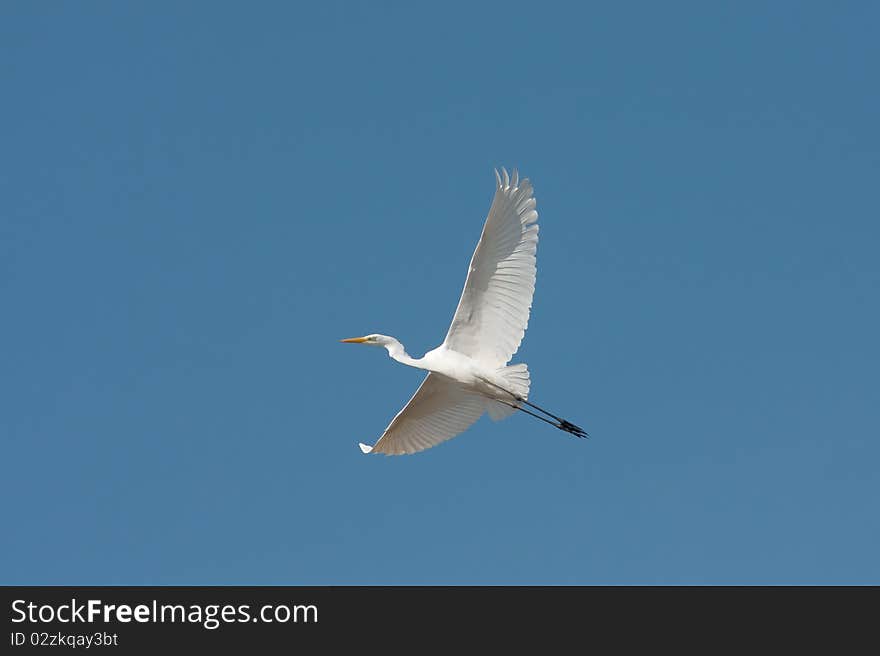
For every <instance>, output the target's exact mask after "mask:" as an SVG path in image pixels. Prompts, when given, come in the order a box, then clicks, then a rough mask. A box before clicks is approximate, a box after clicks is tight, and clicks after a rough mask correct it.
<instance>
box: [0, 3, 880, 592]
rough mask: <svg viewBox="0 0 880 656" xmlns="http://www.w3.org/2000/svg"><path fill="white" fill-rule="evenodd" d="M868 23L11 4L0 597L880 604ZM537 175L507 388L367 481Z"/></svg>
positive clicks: (707, 9) (2, 230) (628, 13)
mask: <svg viewBox="0 0 880 656" xmlns="http://www.w3.org/2000/svg"><path fill="white" fill-rule="evenodd" d="M878 21H880V8H878V5H877V4H876V3H868V2H863V3H862V2H859V3H857V2H844V3H837V4H834V5H831V4H829V3H806V2H803V3H802V2H776V3H701V2H691V3H663V4H662V6H661V4H660V3H594V4H586V3H581V4H576V3H562V4H548V3H541V4H535V3H526V4H517V3H513V2H505V3H495V4H491V3H460V4H458V3H445V4H443V5H442V6H440V5H437V4H436V3H430V4H428V3H424V4H421V3H419V4H416V3H398V4H387V5H382V6H381V7H380V6H377V5H370V4H367V3H348V4H338V3H320V4H318V3H315V4H314V5H304V4H303V5H298V4H296V3H280V2H279V3H268V2H263V3H253V4H247V5H246V4H245V3H207V2H202V3H198V2H195V3H183V4H181V3H160V4H155V3H110V2H103V3H86V4H84V3H65V4H53V5H51V6H50V5H47V4H45V3H5V4H4V5H3V7H2V9H0V55H2V56H0V80H2V88H3V102H2V104H0V119H2V129H3V140H2V141H3V147H2V149H0V300H2V308H3V312H2V321H0V335H2V340H3V345H4V346H3V348H2V349H0V370H2V376H0V398H2V399H3V403H2V408H3V409H2V412H0V440H2V454H3V457H2V460H3V476H2V477H0V492H2V499H3V501H2V505H0V508H2V512H0V521H2V524H3V526H4V530H3V535H4V537H3V539H2V541H0V562H2V563H3V566H2V571H0V574H2V577H0V579H2V582H3V583H31V584H52V583H55V584H410V583H440V584H443V583H451V584H471V583H474V584H482V583H487V584H488V583H491V584H537V583H551V584H592V583H612V584H631V583H648V584H654V583H672V584H679V583H697V584H701V583H867V582H871V583H877V582H880V564H878V563H880V561H878V559H877V555H876V554H877V549H878V542H880V521H878V516H880V515H878V513H877V508H878V505H880V483H878V462H880V440H878V437H880V391H878V384H877V374H876V370H877V365H878V356H880V349H878V339H877V335H878V334H880V306H878V303H877V290H878V286H880V258H878V243H880V197H878V188H880V186H878V174H880V129H878V123H877V117H878V116H880V88H878V85H877V80H876V66H877V62H878V61H880V45H878V41H877V38H876V26H877V24H878ZM496 166H507V167H509V168H513V167H518V168H519V169H520V171H521V172H522V173H523V174H524V175H527V176H528V177H529V178H530V179H531V180H532V181H533V183H534V185H535V189H536V196H537V200H538V210H539V212H540V222H541V233H540V234H541V241H540V244H539V248H538V283H537V291H536V296H535V302H534V307H533V312H532V320H531V322H530V326H529V330H528V332H527V334H526V339H525V342H524V343H523V346H522V348H521V349H520V352H519V354H518V355H517V356H516V360H517V361H523V362H527V363H528V364H529V366H530V369H531V371H532V377H533V385H532V398H533V399H534V400H535V401H536V402H537V403H539V404H541V405H543V406H545V407H548V408H549V409H551V410H558V412H559V413H562V414H563V415H564V416H566V417H569V418H570V419H572V420H573V421H575V422H576V423H579V424H581V425H583V426H584V427H585V428H587V430H589V431H590V433H591V434H592V435H593V436H594V437H593V439H592V440H589V441H579V440H575V439H572V438H570V437H569V436H567V435H565V434H563V433H562V432H560V431H554V430H552V429H550V428H549V427H546V426H544V425H542V424H540V423H539V422H537V421H534V420H532V419H530V418H529V417H525V416H517V417H512V418H510V419H508V420H506V421H505V422H503V423H500V424H494V423H492V422H490V421H489V420H488V419H487V418H484V419H481V420H480V422H478V423H477V424H476V425H475V426H474V427H473V428H471V429H470V430H469V431H468V432H466V433H464V434H463V435H461V436H459V437H457V438H456V439H454V440H452V441H450V442H447V443H445V444H443V445H441V446H439V447H437V448H435V449H432V450H430V451H427V452H425V453H421V454H418V455H415V456H411V457H403V458H385V457H380V456H371V457H365V456H363V455H362V454H361V453H360V451H359V449H358V448H357V442H358V441H364V442H370V443H372V442H373V441H374V440H375V439H376V438H377V437H378V436H379V435H380V434H381V432H382V430H383V429H384V427H385V425H386V424H387V422H388V421H389V420H390V419H391V417H393V416H394V414H395V413H396V412H397V411H398V410H399V409H400V408H401V407H402V405H403V404H404V402H405V401H406V400H407V399H408V398H409V396H410V394H411V393H412V392H413V390H414V389H415V387H416V386H417V385H418V383H419V381H420V380H421V373H420V372H418V371H415V370H412V369H409V368H406V367H402V366H400V365H398V364H397V363H394V362H392V361H391V360H389V359H388V358H387V357H386V355H385V353H384V352H383V351H381V350H375V349H368V348H359V347H351V346H346V345H341V344H339V343H338V341H337V340H338V339H339V338H342V337H350V336H353V335H361V334H365V333H369V332H381V333H386V334H391V335H395V336H396V337H398V338H399V339H400V340H401V341H402V342H403V343H404V344H406V346H407V348H408V350H409V352H410V353H412V354H413V355H416V356H419V355H421V354H422V353H423V352H424V351H425V350H428V349H430V348H433V347H434V346H436V345H437V344H438V343H439V342H440V341H441V340H442V338H443V336H444V335H445V333H446V329H447V327H448V323H449V320H450V319H451V317H452V312H453V310H454V308H455V304H456V303H457V300H458V295H459V292H460V290H461V285H462V283H463V280H464V275H465V272H466V267H467V262H468V259H469V258H470V255H471V252H472V250H473V247H474V244H475V243H476V240H477V238H478V236H479V233H480V229H481V227H482V222H483V219H484V218H485V214H486V210H487V209H488V206H489V203H490V200H491V197H492V193H493V190H494V177H493V174H492V169H493V167H496Z"/></svg>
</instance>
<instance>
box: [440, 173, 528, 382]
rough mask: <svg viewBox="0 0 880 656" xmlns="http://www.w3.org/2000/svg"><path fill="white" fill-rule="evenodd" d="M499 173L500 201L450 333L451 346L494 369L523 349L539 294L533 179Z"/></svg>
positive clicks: (490, 218)
mask: <svg viewBox="0 0 880 656" xmlns="http://www.w3.org/2000/svg"><path fill="white" fill-rule="evenodd" d="M502 171H503V173H502V175H499V174H498V172H497V171H496V172H495V177H496V180H497V186H496V190H495V199H494V200H493V201H492V207H491V208H490V209H489V215H488V217H487V218H486V223H485V225H484V226H483V233H482V235H481V236H480V241H479V243H478V244H477V248H476V250H475V251H474V255H473V257H472V258H471V264H470V268H469V269H468V275H467V280H465V284H464V290H463V291H462V294H461V299H460V300H459V302H458V308H457V309H456V311H455V315H454V316H453V318H452V325H451V326H450V327H449V333H448V334H447V335H446V340H445V342H444V343H445V344H446V346H448V347H449V348H450V349H452V350H454V351H458V352H459V353H464V354H465V355H469V356H470V357H472V358H474V359H475V360H478V361H479V362H482V363H484V364H486V365H487V366H491V367H500V366H503V365H505V364H507V363H508V362H509V361H510V358H511V357H512V356H513V354H514V353H516V351H517V349H519V345H520V343H521V342H522V338H523V335H524V334H525V331H526V327H527V326H528V323H529V311H530V310H531V307H532V297H533V296H534V293H535V252H536V250H537V248H538V225H537V223H536V221H537V220H538V212H537V211H536V210H535V197H534V195H533V190H532V185H531V183H530V182H529V180H528V178H523V179H522V180H519V175H518V174H517V172H516V171H514V173H513V178H512V179H511V178H510V177H509V176H508V174H507V171H505V170H503V169H502Z"/></svg>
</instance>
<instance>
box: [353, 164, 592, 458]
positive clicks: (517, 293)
mask: <svg viewBox="0 0 880 656" xmlns="http://www.w3.org/2000/svg"><path fill="white" fill-rule="evenodd" d="M495 179H496V181H497V185H496V188H495V198H494V200H493V201H492V206H491V207H490V208H489V216H488V217H487V218H486V224H485V225H484V226H483V234H482V235H481V236H480V241H479V242H478V243H477V248H476V250H475V251H474V255H473V257H472V258H471V265H470V268H469V269H468V274H467V279H466V280H465V283H464V290H463V291H462V293H461V299H460V300H459V301H458V308H457V309H456V310H455V316H453V318H452V325H451V326H450V327H449V332H448V333H447V334H446V339H445V340H443V343H442V344H441V345H440V346H438V347H437V348H435V349H434V350H432V351H428V352H427V353H425V355H424V357H422V358H413V357H410V356H409V355H408V354H407V352H406V350H405V349H404V348H403V344H401V343H400V342H399V341H397V340H396V339H395V338H394V337H388V336H387V335H376V334H374V335H366V336H365V337H352V338H350V339H343V340H341V341H343V342H346V343H349V344H369V345H373V346H384V347H385V349H386V350H387V351H388V355H389V356H391V357H392V358H394V359H395V360H397V361H398V362H401V363H403V364H405V365H408V366H410V367H416V368H417V369H425V370H427V371H428V375H427V376H425V379H424V380H423V381H422V384H421V385H420V386H419V389H417V390H416V393H415V394H414V395H413V397H412V398H411V399H410V400H409V403H407V404H406V406H405V407H404V408H403V410H401V411H400V412H398V413H397V416H396V417H394V419H393V420H392V421H391V423H390V424H388V428H386V429H385V432H384V433H382V437H380V438H379V440H378V441H377V442H376V443H375V444H374V445H373V446H368V445H366V444H363V443H361V444H360V447H361V451H363V452H364V453H384V454H387V455H401V454H406V453H416V452H418V451H422V450H424V449H428V448H430V447H432V446H436V445H437V444H439V443H440V442H444V441H446V440H448V439H450V438H453V437H455V436H456V435H458V434H459V433H461V432H463V431H464V430H466V429H467V428H468V427H470V426H471V425H472V424H473V423H474V422H475V421H476V420H477V419H479V418H480V416H481V415H482V414H483V413H484V412H487V411H488V413H489V416H490V417H491V418H492V419H493V420H495V421H499V420H501V419H504V418H505V417H508V416H510V415H511V414H513V413H514V412H516V411H517V410H519V411H521V412H524V413H526V414H528V415H531V416H533V417H536V418H538V419H540V420H542V421H545V422H547V423H548V424H551V425H553V426H555V427H556V428H559V429H560V430H563V431H566V432H567V433H571V434H572V435H575V436H577V437H587V433H586V431H584V430H583V429H582V428H580V427H579V426H575V425H574V424H572V423H571V422H568V421H566V420H565V419H561V418H560V417H557V416H556V415H554V414H552V413H550V412H547V411H546V410H544V409H542V408H540V407H538V406H536V405H535V404H533V403H530V402H529V401H528V397H529V382H530V381H529V370H528V367H527V366H526V365H525V364H513V365H508V362H510V359H511V357H513V355H514V353H516V351H517V349H519V345H520V343H521V342H522V338H523V335H524V334H525V331H526V327H527V326H528V322H529V310H530V309H531V307H532V296H533V295H534V293H535V252H536V250H537V247H538V224H537V221H538V212H537V211H536V210H535V196H534V193H533V189H532V185H531V183H530V182H529V180H528V178H523V179H522V180H520V179H519V174H518V173H517V171H516V170H514V172H513V177H512V178H511V177H510V176H509V175H508V173H507V171H506V170H505V169H501V173H500V174H499V173H498V171H497V170H496V171H495ZM525 406H528V407H529V408H531V409H532V410H536V411H537V412H540V413H541V414H537V413H536V412H533V411H532V410H529V409H528V408H526V407H525ZM543 415H546V416H543Z"/></svg>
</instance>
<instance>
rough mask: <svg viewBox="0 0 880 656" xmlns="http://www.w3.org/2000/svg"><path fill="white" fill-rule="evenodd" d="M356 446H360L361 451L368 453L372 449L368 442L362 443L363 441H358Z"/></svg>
mask: <svg viewBox="0 0 880 656" xmlns="http://www.w3.org/2000/svg"><path fill="white" fill-rule="evenodd" d="M358 446H359V447H360V448H361V453H369V452H370V451H372V450H373V447H371V446H370V445H368V444H364V443H363V442H358Z"/></svg>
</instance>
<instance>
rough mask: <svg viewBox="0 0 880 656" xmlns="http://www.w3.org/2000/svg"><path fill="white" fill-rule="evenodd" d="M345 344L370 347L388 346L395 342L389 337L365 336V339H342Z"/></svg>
mask: <svg viewBox="0 0 880 656" xmlns="http://www.w3.org/2000/svg"><path fill="white" fill-rule="evenodd" d="M339 341H340V342H344V343H345V344H367V345H368V346H387V345H389V344H390V343H391V342H393V341H395V340H394V338H393V337H388V335H376V334H373V335H364V336H363V337H349V338H348V339H340V340H339Z"/></svg>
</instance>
